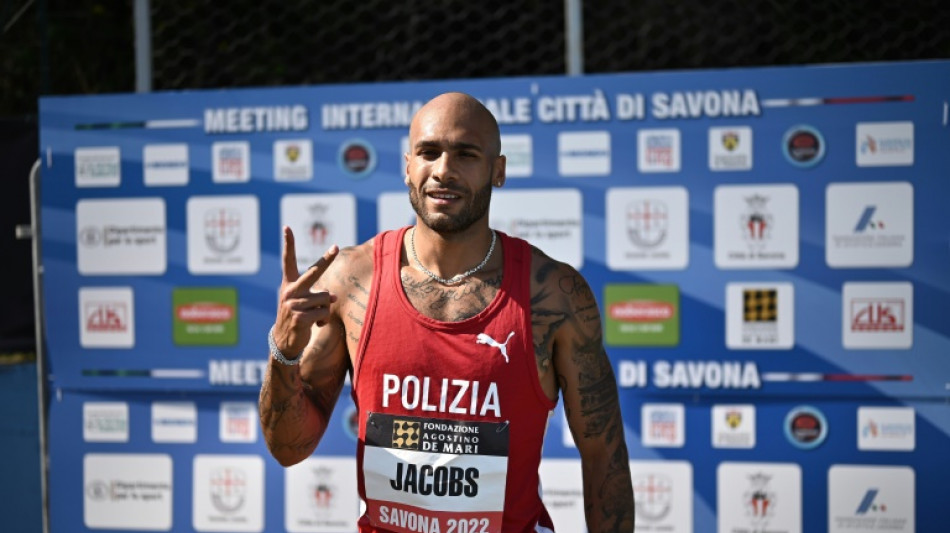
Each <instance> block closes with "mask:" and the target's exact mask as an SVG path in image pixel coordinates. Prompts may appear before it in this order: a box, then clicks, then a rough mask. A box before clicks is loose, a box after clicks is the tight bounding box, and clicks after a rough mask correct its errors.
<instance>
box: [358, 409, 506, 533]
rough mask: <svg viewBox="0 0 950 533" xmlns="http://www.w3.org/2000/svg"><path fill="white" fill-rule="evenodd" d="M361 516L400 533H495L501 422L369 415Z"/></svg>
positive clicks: (501, 491)
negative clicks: (364, 496)
mask: <svg viewBox="0 0 950 533" xmlns="http://www.w3.org/2000/svg"><path fill="white" fill-rule="evenodd" d="M365 444H366V445H365V447H364V451H363V480H364V487H365V489H366V507H367V509H366V515H367V516H368V517H369V519H370V521H371V522H372V524H373V525H375V526H377V527H380V528H382V529H387V530H391V531H396V532H399V533H419V532H427V533H434V532H439V533H499V532H500V531H501V523H502V511H503V510H504V507H505V483H506V479H507V474H508V445H509V431H508V423H507V422H504V423H493V422H460V421H449V420H442V419H438V418H419V417H412V416H402V415H386V414H381V413H369V416H368V417H367V421H366V442H365Z"/></svg>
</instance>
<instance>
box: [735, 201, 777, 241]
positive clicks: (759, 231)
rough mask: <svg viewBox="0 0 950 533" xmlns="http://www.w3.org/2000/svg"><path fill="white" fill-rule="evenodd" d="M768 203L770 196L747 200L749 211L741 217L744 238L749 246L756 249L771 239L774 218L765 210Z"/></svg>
mask: <svg viewBox="0 0 950 533" xmlns="http://www.w3.org/2000/svg"><path fill="white" fill-rule="evenodd" d="M768 201H769V197H768V196H762V195H760V194H754V195H752V196H748V197H746V198H745V202H746V204H747V206H748V210H747V211H746V212H745V213H743V214H742V217H741V223H742V236H743V237H745V239H746V241H747V242H748V243H749V244H751V245H753V246H756V247H759V246H761V245H762V244H763V243H764V242H765V241H767V240H768V239H769V238H771V234H772V220H773V217H772V215H771V213H769V212H768V211H766V209H765V204H767V203H768Z"/></svg>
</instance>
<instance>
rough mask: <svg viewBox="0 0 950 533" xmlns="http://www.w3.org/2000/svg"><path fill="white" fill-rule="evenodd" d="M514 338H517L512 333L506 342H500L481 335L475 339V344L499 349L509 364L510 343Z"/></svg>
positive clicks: (486, 335) (484, 334) (483, 334)
mask: <svg viewBox="0 0 950 533" xmlns="http://www.w3.org/2000/svg"><path fill="white" fill-rule="evenodd" d="M514 336H515V332H514V331H512V332H511V333H509V334H508V338H507V339H505V342H498V341H496V340H495V339H493V338H491V337H489V336H488V334H486V333H479V334H478V336H476V337H475V342H477V343H478V344H487V345H489V346H494V347H495V348H498V351H500V352H501V355H503V356H504V357H505V362H506V363H507V362H508V341H510V340H511V338H512V337H514Z"/></svg>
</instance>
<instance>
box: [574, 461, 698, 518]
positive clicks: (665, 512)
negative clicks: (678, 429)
mask: <svg viewBox="0 0 950 533" xmlns="http://www.w3.org/2000/svg"><path fill="white" fill-rule="evenodd" d="M630 477H631V480H632V481H633V495H634V497H633V499H634V503H635V505H636V516H637V526H636V530H635V531H642V532H645V533H648V532H664V533H689V532H691V531H693V465H692V464H690V463H689V462H688V461H630ZM569 479H572V480H576V479H580V478H579V477H573V478H569ZM571 531H574V530H571ZM576 531H584V530H583V529H577V530H576Z"/></svg>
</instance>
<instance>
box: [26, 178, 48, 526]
mask: <svg viewBox="0 0 950 533" xmlns="http://www.w3.org/2000/svg"><path fill="white" fill-rule="evenodd" d="M30 233H31V235H30V236H31V237H32V239H33V319H34V320H35V321H36V326H35V333H36V392H37V399H38V401H39V409H38V411H39V416H40V421H39V423H40V426H39V439H40V497H41V498H42V505H43V509H42V515H43V533H49V483H48V481H49V445H48V442H47V438H48V436H47V431H46V428H47V426H46V424H47V420H46V409H47V403H46V362H45V361H46V344H45V342H44V338H45V337H44V336H43V316H44V313H43V284H42V277H43V263H42V262H41V260H40V258H41V257H42V250H41V249H40V160H39V159H37V160H36V162H35V163H33V168H32V169H30Z"/></svg>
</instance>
